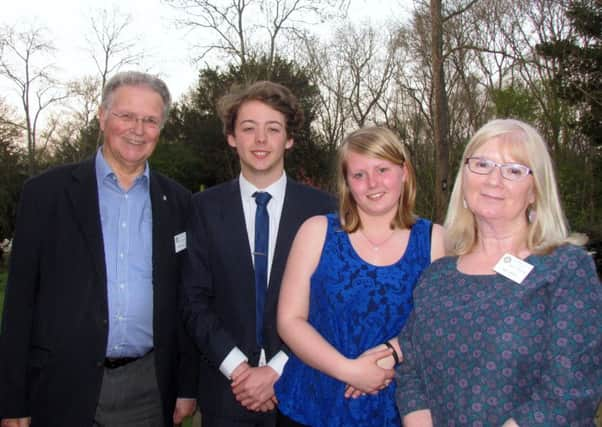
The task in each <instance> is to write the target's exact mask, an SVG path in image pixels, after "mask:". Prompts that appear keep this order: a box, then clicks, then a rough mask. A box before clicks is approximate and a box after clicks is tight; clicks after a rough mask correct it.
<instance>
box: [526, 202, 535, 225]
mask: <svg viewBox="0 0 602 427" xmlns="http://www.w3.org/2000/svg"><path fill="white" fill-rule="evenodd" d="M535 218H537V211H536V210H535V208H534V207H533V206H532V205H531V206H529V207H528V208H527V221H528V222H529V224H533V223H534V222H535Z"/></svg>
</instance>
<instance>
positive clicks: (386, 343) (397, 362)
mask: <svg viewBox="0 0 602 427" xmlns="http://www.w3.org/2000/svg"><path fill="white" fill-rule="evenodd" d="M384 344H385V346H386V347H387V348H390V349H391V350H393V353H391V356H393V360H395V364H396V365H399V355H398V354H397V350H395V347H393V344H391V343H390V342H389V341H385V342H384Z"/></svg>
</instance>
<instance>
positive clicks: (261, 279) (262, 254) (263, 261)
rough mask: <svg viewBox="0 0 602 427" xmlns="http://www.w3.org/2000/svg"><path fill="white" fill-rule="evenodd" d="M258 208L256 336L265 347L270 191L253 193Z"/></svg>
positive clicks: (256, 227) (256, 215)
mask: <svg viewBox="0 0 602 427" xmlns="http://www.w3.org/2000/svg"><path fill="white" fill-rule="evenodd" d="M253 197H255V203H257V210H256V211H255V250H254V251H253V258H254V262H255V319H256V321H255V337H256V339H257V344H258V345H259V346H260V347H263V333H262V330H263V308H264V307H265V294H266V290H267V288H268V242H269V239H270V217H269V216H268V210H267V205H268V202H269V201H270V199H271V198H272V196H271V195H270V193H266V192H260V191H257V192H255V193H254V194H253Z"/></svg>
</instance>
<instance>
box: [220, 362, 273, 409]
mask: <svg viewBox="0 0 602 427" xmlns="http://www.w3.org/2000/svg"><path fill="white" fill-rule="evenodd" d="M277 379H278V373H276V371H274V369H272V368H271V367H270V366H261V367H257V368H254V367H251V366H250V365H249V364H248V363H241V364H240V365H239V366H238V367H237V368H236V369H235V370H234V372H233V373H232V384H231V387H232V393H234V396H235V397H236V400H237V401H238V402H239V403H240V404H241V405H242V406H244V407H245V408H247V409H249V410H250V411H257V412H268V411H272V410H274V408H275V407H276V405H277V404H278V401H277V400H276V396H275V394H274V383H276V380H277Z"/></svg>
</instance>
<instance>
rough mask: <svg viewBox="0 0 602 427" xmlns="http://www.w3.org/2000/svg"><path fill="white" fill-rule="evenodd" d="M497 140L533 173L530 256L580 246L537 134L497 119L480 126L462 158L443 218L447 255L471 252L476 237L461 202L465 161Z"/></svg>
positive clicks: (471, 218) (519, 124)
mask: <svg viewBox="0 0 602 427" xmlns="http://www.w3.org/2000/svg"><path fill="white" fill-rule="evenodd" d="M494 138H498V139H499V140H501V141H503V144H504V148H505V149H507V152H508V154H510V155H511V156H512V158H513V159H514V160H515V161H516V162H519V163H522V164H524V165H526V166H528V167H529V168H530V169H531V171H532V173H533V187H534V195H535V202H534V203H533V204H532V205H530V206H529V207H528V209H527V212H526V215H528V213H529V211H530V210H534V213H535V215H534V218H533V220H532V221H527V222H528V235H527V247H528V248H529V250H530V251H531V252H533V253H547V252H549V251H551V250H553V249H554V248H556V247H557V246H559V245H562V244H564V243H573V244H577V245H582V244H584V243H585V242H586V241H587V238H586V237H585V236H584V235H582V234H576V233H570V232H569V228H568V224H567V221H566V218H565V215H564V212H563V210H562V206H561V204H560V197H559V196H558V188H557V185H556V178H555V177H554V167H553V164H552V159H551V157H550V153H549V152H548V147H547V145H546V143H545V142H544V140H543V138H542V137H541V135H540V134H539V132H538V131H537V130H536V129H535V128H533V127H532V126H531V125H529V124H527V123H524V122H521V121H519V120H514V119H496V120H492V121H490V122H488V123H486V124H485V125H484V126H482V127H481V128H480V129H479V130H478V131H477V132H476V133H475V134H474V136H473V137H472V138H471V140H470V141H469V142H468V145H467V146H466V148H465V149H464V154H463V155H462V163H461V167H460V169H459V170H458V174H457V175H456V180H455V183H454V188H453V191H452V194H451V197H450V201H449V206H448V208H447V216H446V218H445V224H444V226H445V228H446V241H447V246H448V248H447V249H448V251H449V253H452V254H455V255H463V254H466V253H468V252H470V251H471V250H472V248H473V247H474V245H475V244H476V241H477V238H478V230H477V226H476V222H475V218H474V215H473V213H472V212H471V211H470V210H469V209H468V208H466V207H465V204H464V203H465V202H464V168H465V163H466V159H467V158H469V157H471V156H472V155H473V154H474V153H475V151H477V150H478V149H479V147H481V146H482V145H483V144H485V143H486V142H488V141H490V140H492V139H494Z"/></svg>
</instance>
